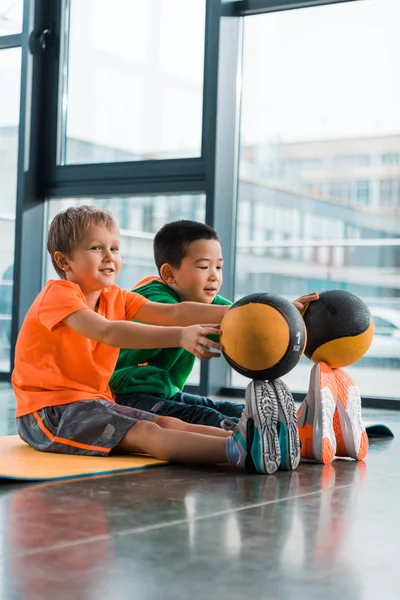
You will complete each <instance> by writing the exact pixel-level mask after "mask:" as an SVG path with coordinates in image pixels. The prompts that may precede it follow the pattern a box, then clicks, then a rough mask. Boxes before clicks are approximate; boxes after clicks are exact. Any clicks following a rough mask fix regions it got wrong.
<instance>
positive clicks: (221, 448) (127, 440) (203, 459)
mask: <svg viewBox="0 0 400 600" xmlns="http://www.w3.org/2000/svg"><path fill="white" fill-rule="evenodd" d="M116 450H117V451H118V452H126V453H144V454H150V455H151V456H154V457H155V458H159V459H161V460H169V461H172V462H179V463H203V464H215V463H225V462H227V456H226V439H225V438H222V437H217V436H211V435H202V434H199V433H192V432H190V431H181V430H179V429H165V428H162V427H160V426H159V425H157V423H155V422H148V421H138V422H137V423H136V424H135V425H133V426H132V427H131V429H130V430H129V431H128V432H127V434H126V435H125V436H124V438H123V439H122V440H121V442H120V444H119V445H118V446H117V447H116Z"/></svg>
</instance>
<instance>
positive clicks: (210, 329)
mask: <svg viewBox="0 0 400 600" xmlns="http://www.w3.org/2000/svg"><path fill="white" fill-rule="evenodd" d="M201 332H202V333H204V335H211V334H212V335H220V333H221V330H220V328H219V325H202V326H201Z"/></svg>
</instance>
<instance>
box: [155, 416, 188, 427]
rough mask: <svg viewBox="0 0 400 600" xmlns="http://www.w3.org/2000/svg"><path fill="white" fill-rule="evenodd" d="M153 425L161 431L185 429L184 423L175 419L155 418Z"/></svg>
mask: <svg viewBox="0 0 400 600" xmlns="http://www.w3.org/2000/svg"><path fill="white" fill-rule="evenodd" d="M153 423H155V424H156V425H158V426H159V427H162V428H163V429H177V428H178V427H179V428H180V429H184V427H185V423H184V421H181V420H180V419H176V418H175V417H162V416H157V417H156V418H155V419H154V421H153Z"/></svg>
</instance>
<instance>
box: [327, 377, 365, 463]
mask: <svg viewBox="0 0 400 600" xmlns="http://www.w3.org/2000/svg"><path fill="white" fill-rule="evenodd" d="M333 373H334V376H335V379H336V385H337V390H338V400H337V407H336V411H335V416H334V428H335V434H336V440H337V451H336V454H337V456H350V458H355V459H356V460H363V459H364V458H365V457H366V455H367V452H368V435H367V432H366V431H365V427H364V425H363V422H362V413H361V397H360V393H359V391H358V387H357V385H356V383H355V382H354V381H353V379H352V378H351V377H350V375H348V374H347V373H346V372H345V371H343V369H334V371H333Z"/></svg>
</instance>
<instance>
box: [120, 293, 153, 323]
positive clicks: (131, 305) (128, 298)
mask: <svg viewBox="0 0 400 600" xmlns="http://www.w3.org/2000/svg"><path fill="white" fill-rule="evenodd" d="M124 295H125V319H126V320H127V321H132V320H133V318H134V317H135V315H136V313H137V312H138V310H139V308H141V307H142V306H143V304H146V302H148V299H147V298H144V297H143V296H141V295H140V294H137V293H136V292H128V291H126V290H124Z"/></svg>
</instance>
